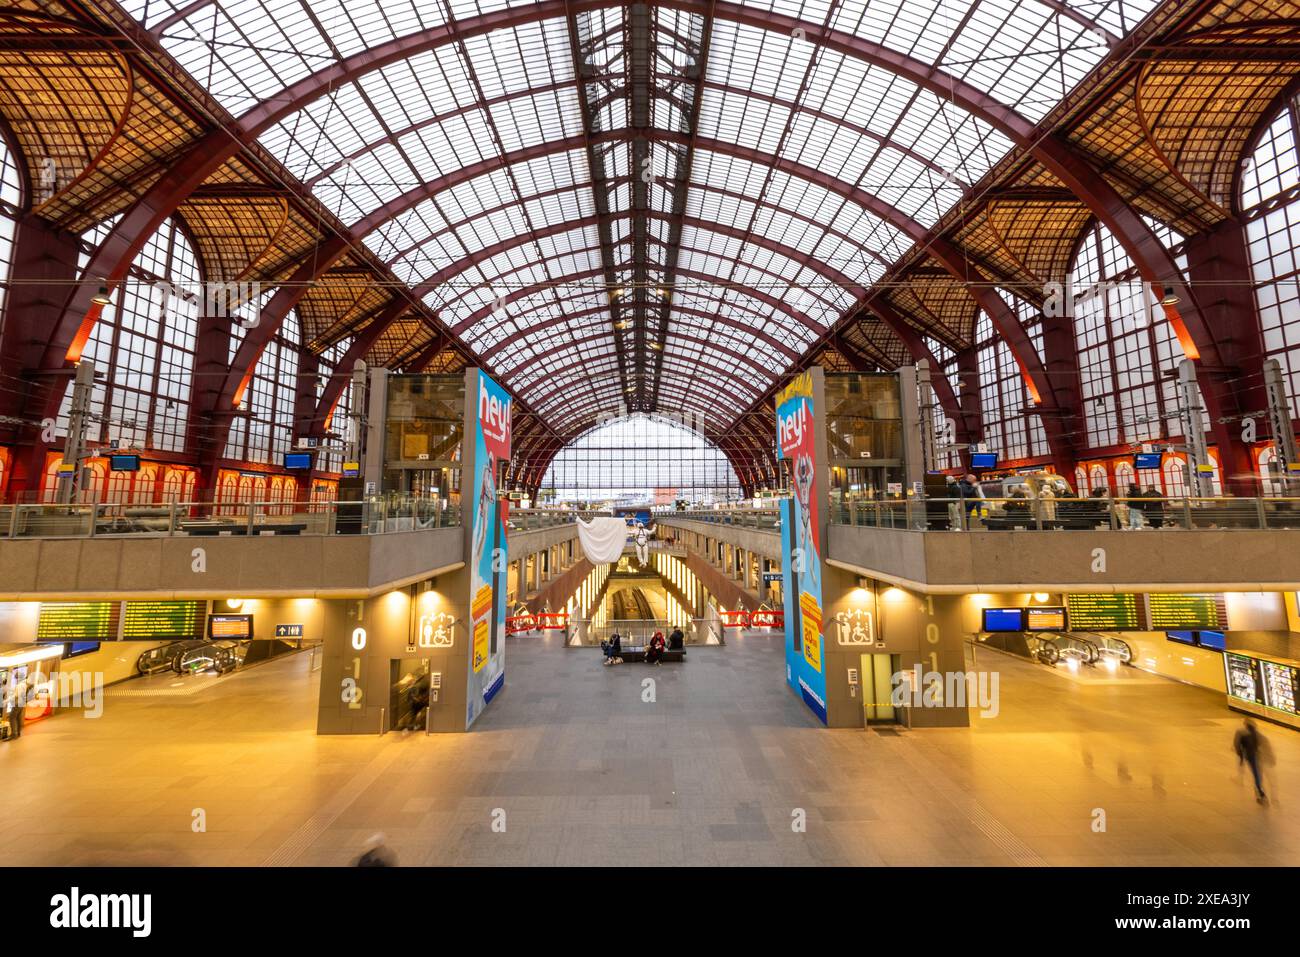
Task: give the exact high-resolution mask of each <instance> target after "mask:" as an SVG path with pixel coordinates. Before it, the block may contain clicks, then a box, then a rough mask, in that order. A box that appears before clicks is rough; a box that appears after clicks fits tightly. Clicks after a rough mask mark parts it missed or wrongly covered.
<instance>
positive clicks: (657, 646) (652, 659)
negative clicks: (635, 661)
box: [645, 631, 664, 665]
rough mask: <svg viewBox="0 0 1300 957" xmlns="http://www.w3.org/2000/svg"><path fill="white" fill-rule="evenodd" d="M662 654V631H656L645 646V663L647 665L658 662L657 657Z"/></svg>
mask: <svg viewBox="0 0 1300 957" xmlns="http://www.w3.org/2000/svg"><path fill="white" fill-rule="evenodd" d="M663 656H664V633H663V632H662V631H656V632H655V633H654V637H652V638H651V639H650V642H649V643H648V644H647V645H646V646H645V663H646V664H648V665H657V664H659V659H660V658H662V657H663Z"/></svg>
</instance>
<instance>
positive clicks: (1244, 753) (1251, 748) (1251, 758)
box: [1232, 718, 1268, 804]
mask: <svg viewBox="0 0 1300 957" xmlns="http://www.w3.org/2000/svg"><path fill="white" fill-rule="evenodd" d="M1267 747H1268V745H1267V743H1266V742H1265V741H1264V736H1263V735H1262V734H1260V733H1259V729H1258V728H1256V727H1255V722H1254V721H1251V720H1250V718H1246V719H1245V720H1244V721H1243V722H1242V725H1241V727H1240V728H1238V729H1237V733H1236V734H1235V735H1234V736H1233V738H1232V750H1234V751H1235V752H1237V767H1239V768H1240V767H1241V766H1242V765H1243V764H1245V765H1249V767H1250V773H1251V777H1253V778H1254V780H1255V800H1256V801H1258V802H1259V803H1260V804H1263V803H1264V802H1266V801H1267V800H1268V795H1267V794H1265V793H1264V780H1263V771H1262V768H1261V765H1262V764H1263V756H1264V751H1265V749H1266V748H1267Z"/></svg>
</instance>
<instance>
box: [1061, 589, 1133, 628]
mask: <svg viewBox="0 0 1300 957" xmlns="http://www.w3.org/2000/svg"><path fill="white" fill-rule="evenodd" d="M1065 607H1066V608H1067V609H1069V612H1070V624H1071V627H1072V628H1075V629H1077V630H1078V631H1138V630H1139V629H1141V627H1142V625H1141V622H1140V620H1139V619H1140V617H1141V616H1140V615H1139V609H1138V596H1137V595H1066V596H1065Z"/></svg>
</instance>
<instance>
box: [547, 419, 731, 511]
mask: <svg viewBox="0 0 1300 957" xmlns="http://www.w3.org/2000/svg"><path fill="white" fill-rule="evenodd" d="M740 494H741V490H740V482H739V481H738V480H737V478H736V473H735V472H734V471H733V470H732V468H731V463H730V462H728V461H727V457H726V456H725V455H724V454H723V453H722V452H721V451H719V449H718V448H717V446H715V445H713V444H712V443H711V442H709V441H708V440H706V439H705V438H704V437H703V436H701V435H700V434H699V433H698V432H695V431H693V430H691V429H688V428H685V427H683V426H681V425H678V424H677V423H674V422H671V421H669V420H667V419H661V418H659V417H657V416H649V415H630V416H623V417H621V418H618V419H614V420H613V421H611V422H607V423H604V424H602V425H599V426H597V427H596V428H594V429H592V430H591V431H589V432H587V433H586V434H584V435H582V436H580V437H579V438H577V439H576V440H574V441H573V442H572V443H571V444H569V445H568V446H566V447H565V448H563V449H561V450H560V452H559V453H557V454H556V456H555V459H554V460H553V461H552V462H551V465H550V468H548V469H547V470H546V475H545V477H544V478H543V479H542V485H541V493H540V496H539V497H540V498H541V499H542V500H543V501H545V500H546V499H548V498H549V499H550V500H552V501H559V502H574V501H580V502H593V501H596V502H617V503H623V504H628V505H654V504H666V503H670V502H672V501H674V500H675V499H678V498H685V499H689V500H691V501H693V502H716V501H724V500H726V499H734V498H739V497H740Z"/></svg>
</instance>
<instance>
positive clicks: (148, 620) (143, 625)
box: [122, 601, 202, 641]
mask: <svg viewBox="0 0 1300 957" xmlns="http://www.w3.org/2000/svg"><path fill="white" fill-rule="evenodd" d="M201 616H202V612H201V611H200V603H199V602H197V601H128V602H127V603H126V608H125V609H124V611H123V613H122V638H123V639H124V640H126V641H145V640H151V639H154V638H159V639H175V640H181V639H188V638H198V637H199V628H200V622H201V621H202V617H201Z"/></svg>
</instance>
